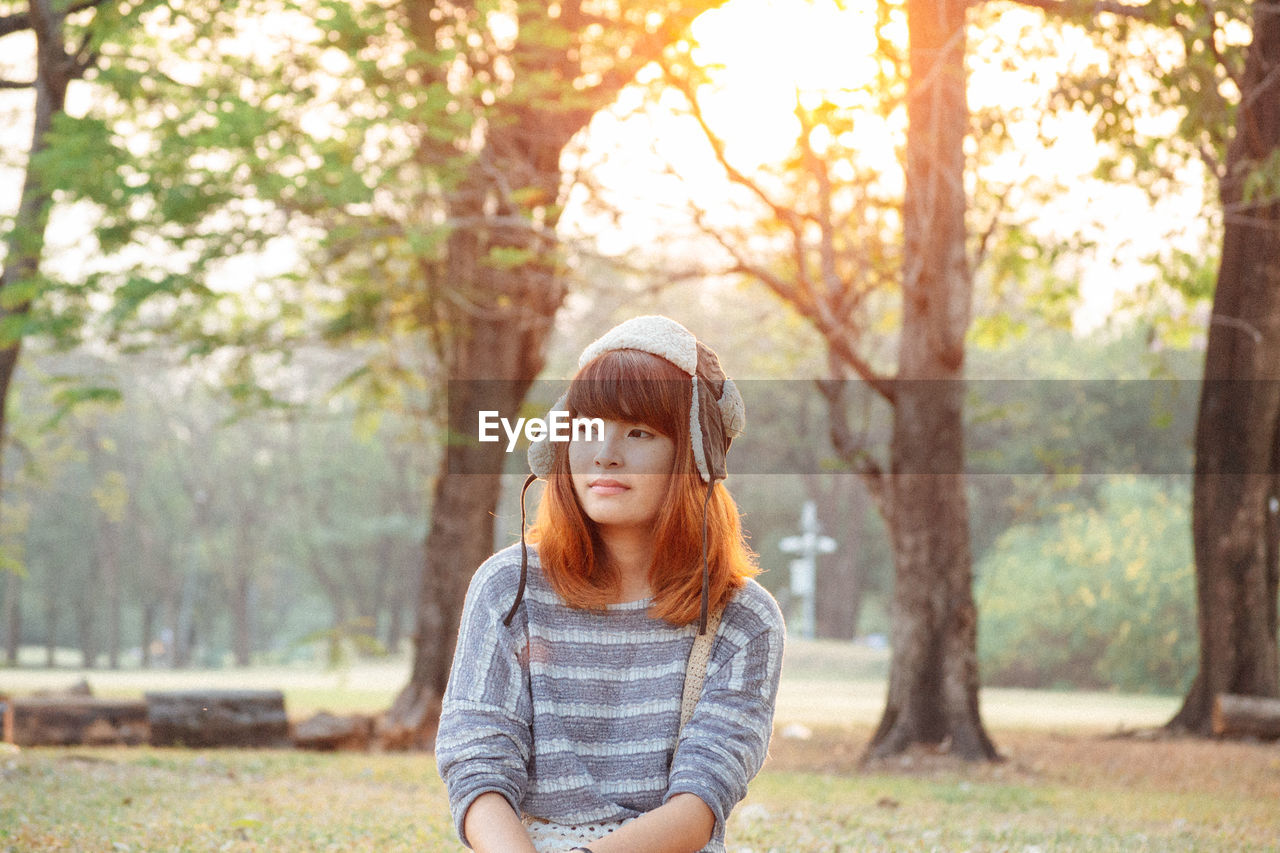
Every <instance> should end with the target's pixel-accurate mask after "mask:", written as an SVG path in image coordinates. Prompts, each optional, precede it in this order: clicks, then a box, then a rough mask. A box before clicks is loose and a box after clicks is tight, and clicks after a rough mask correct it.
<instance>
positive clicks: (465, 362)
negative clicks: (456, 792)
mask: <svg viewBox="0 0 1280 853" xmlns="http://www.w3.org/2000/svg"><path fill="white" fill-rule="evenodd" d="M473 251H477V252H478V251H479V249H478V248H477V249H475V250H473ZM558 289H559V286H558V285H553V284H552V283H551V282H548V294H549V296H550V297H551V300H553V305H551V306H548V307H550V308H551V310H550V312H547V311H546V309H544V311H543V312H539V313H537V314H533V313H532V312H530V316H529V317H528V318H527V320H526V321H525V323H526V325H525V328H524V329H519V326H516V334H513V329H512V326H513V325H515V324H513V323H511V322H510V321H508V322H505V323H504V322H494V321H476V322H473V323H472V325H471V326H470V333H469V339H468V340H466V341H463V342H461V346H460V357H459V359H458V362H457V364H458V365H459V367H458V370H459V372H462V371H465V374H466V375H470V376H472V377H474V376H476V375H479V374H482V373H486V372H487V373H488V375H490V376H494V375H502V374H505V375H506V376H507V377H511V378H514V377H521V376H523V377H526V379H525V380H524V381H508V382H495V383H483V382H477V381H465V380H455V381H452V382H450V384H449V400H448V408H449V422H450V423H451V424H466V423H471V422H474V420H475V418H476V412H477V411H479V410H481V409H494V410H497V411H499V412H501V414H502V416H503V417H514V416H515V414H516V412H517V411H518V410H519V408H520V403H521V401H522V400H523V399H524V395H525V392H526V391H527V390H528V386H529V380H531V379H532V377H533V376H535V375H537V372H538V370H539V369H540V367H541V353H542V345H543V341H544V340H545V338H546V335H547V332H548V331H549V329H550V321H551V317H552V316H553V314H554V305H558V304H559V298H560V297H559V293H558ZM534 322H536V323H537V325H534ZM499 371H501V373H499ZM505 455H506V453H505V448H504V447H503V446H502V444H501V443H496V444H495V443H486V444H475V443H472V444H462V443H453V444H450V445H448V446H447V447H446V448H445V459H444V463H443V465H442V466H441V468H440V473H439V474H438V475H437V478H436V484H435V492H434V499H433V501H432V506H433V510H432V513H431V527H430V529H429V531H428V533H427V544H426V556H425V564H424V567H423V572H422V575H421V578H420V581H419V584H420V585H419V588H418V598H417V626H416V629H415V633H414V635H413V638H412V639H413V669H412V672H411V674H410V679H409V684H408V685H406V686H405V687H404V689H403V690H402V691H401V692H400V694H399V695H398V696H397V697H396V700H395V703H394V704H393V705H392V707H391V710H390V711H389V712H388V714H387V716H386V718H385V719H384V721H383V732H382V737H383V738H384V740H385V742H386V743H388V744H390V745H395V746H418V747H427V746H430V744H431V742H432V738H433V737H434V733H435V726H436V722H437V721H438V719H439V714H440V702H441V699H442V697H443V695H444V688H445V685H446V683H447V682H448V678H449V669H450V666H451V664H452V661H453V647H454V643H455V640H456V639H457V633H458V626H459V622H460V619H461V616H462V603H463V599H464V597H465V594H466V589H467V584H468V582H469V581H470V578H471V575H472V573H473V572H474V571H475V570H476V568H477V567H479V565H480V564H481V563H482V562H484V560H485V559H487V558H488V557H489V555H490V554H492V553H493V535H494V528H493V512H494V507H495V506H497V502H498V496H499V492H500V490H501V485H502V481H501V476H500V475H499V474H498V473H497V472H498V471H500V470H501V469H502V463H503V458H504V457H505ZM511 594H512V596H513V600H514V596H515V590H514V589H512V591H511Z"/></svg>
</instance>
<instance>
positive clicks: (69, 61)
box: [0, 0, 83, 657]
mask: <svg viewBox="0 0 1280 853" xmlns="http://www.w3.org/2000/svg"><path fill="white" fill-rule="evenodd" d="M28 5H29V13H28V14H29V19H30V22H31V28H32V30H34V32H35V36H36V87H35V88H36V109H35V124H34V127H33V130H32V134H31V149H30V153H29V157H28V160H27V170H26V175H25V176H24V178H23V182H22V194H21V196H20V197H19V200H18V210H17V213H16V214H15V216H14V220H13V228H12V230H11V231H10V234H9V240H8V245H7V246H6V247H5V249H6V253H5V261H4V268H3V270H2V271H0V322H4V321H8V320H9V319H10V318H12V317H21V316H25V315H26V314H27V312H28V310H29V308H30V305H31V299H30V297H29V296H28V295H25V294H24V295H22V296H18V297H14V296H13V294H14V291H15V290H18V288H20V287H23V286H25V284H26V283H27V282H29V281H31V280H32V279H34V278H35V277H36V276H38V275H39V272H40V256H41V255H42V254H43V253H44V239H45V238H44V234H45V228H46V226H47V225H48V222H49V209H50V207H51V206H52V204H53V193H52V191H51V190H50V189H49V187H48V186H46V184H45V183H44V181H43V180H42V179H41V177H40V175H39V173H38V171H37V170H36V169H35V167H34V166H33V165H32V160H33V159H34V158H35V156H36V155H37V154H39V153H40V152H42V151H44V150H45V149H46V148H47V147H48V134H49V130H50V129H51V128H52V126H53V117H54V115H56V114H57V113H60V112H62V110H63V107H64V105H65V103H66V97H67V86H68V85H69V84H70V82H71V81H72V80H73V79H75V78H76V77H78V76H79V75H80V73H81V72H82V71H83V69H82V68H81V67H80V66H79V65H78V64H77V63H76V61H75V60H74V59H73V58H71V57H69V56H68V55H67V52H66V43H65V39H64V35H63V21H64V19H65V13H62V12H58V11H55V9H54V5H55V4H53V3H52V2H50V0H32V2H31V3H30V4H28ZM21 349H22V338H21V337H20V336H15V337H13V338H12V339H10V338H8V337H5V338H3V339H0V457H3V452H2V451H3V448H4V447H5V446H6V445H7V444H8V435H9V433H8V429H9V423H8V414H7V410H8V404H9V387H10V384H11V383H12V381H13V376H14V373H15V372H16V371H17V368H18V358H19V355H20V354H21ZM2 487H3V479H2V478H0V488H2ZM50 630H51V632H52V629H50ZM50 642H53V640H52V639H51V640H50ZM50 657H52V650H51V647H50Z"/></svg>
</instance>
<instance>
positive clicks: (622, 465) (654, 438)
mask: <svg viewBox="0 0 1280 853" xmlns="http://www.w3.org/2000/svg"><path fill="white" fill-rule="evenodd" d="M675 458H676V447H675V442H673V441H672V440H671V439H670V438H668V437H667V436H665V435H663V434H661V433H659V432H658V431H657V430H654V429H652V428H651V427H648V426H646V425H644V424H638V423H626V422H623V421H612V420H606V421H605V422H604V435H603V437H602V438H599V439H594V440H590V441H587V440H575V441H571V442H570V443H569V472H570V474H571V475H572V477H573V490H574V492H575V493H576V494H577V496H578V501H579V502H580V503H581V504H582V509H583V511H585V512H586V514H587V517H588V518H590V519H591V520H592V521H594V522H595V523H596V524H597V525H599V526H601V527H603V528H606V529H608V528H615V529H623V528H648V527H650V526H651V525H652V524H653V521H654V520H655V519H656V518H657V517H658V511H659V510H661V508H662V502H663V499H664V498H665V497H666V495H667V484H668V483H669V482H670V480H671V469H672V468H673V467H674V465H675Z"/></svg>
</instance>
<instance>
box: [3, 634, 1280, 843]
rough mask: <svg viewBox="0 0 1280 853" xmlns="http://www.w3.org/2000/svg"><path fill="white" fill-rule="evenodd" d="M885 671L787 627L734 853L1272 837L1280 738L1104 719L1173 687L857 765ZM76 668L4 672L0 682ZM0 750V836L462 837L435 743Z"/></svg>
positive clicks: (303, 693) (342, 678)
mask: <svg viewBox="0 0 1280 853" xmlns="http://www.w3.org/2000/svg"><path fill="white" fill-rule="evenodd" d="M882 675H883V658H882V657H881V656H878V655H877V653H871V652H868V651H866V650H857V649H851V648H850V647H847V646H840V645H837V644H808V645H805V644H793V651H792V653H791V655H790V656H789V657H788V661H787V664H786V667H785V674H784V684H783V689H782V696H781V699H780V702H779V710H778V733H777V735H776V736H775V738H774V743H773V747H772V750H771V756H770V759H769V763H768V764H767V765H766V768H765V770H764V771H763V772H762V773H761V775H760V776H759V777H758V778H757V779H756V781H755V782H754V783H753V785H752V788H751V791H750V793H749V794H748V796H747V799H746V801H744V802H743V803H742V804H741V805H740V806H739V808H738V809H737V810H736V811H735V812H734V815H733V817H732V819H731V821H730V826H729V833H728V837H729V849H730V850H731V851H735V853H748V851H750V853H765V851H779V853H783V852H784V851H785V853H791V851H799V852H800V853H807V851H838V850H843V851H862V850H922V851H933V850H974V851H983V850H985V851H1006V850H1007V851H1026V853H1031V851H1054V850H1126V851H1127V850H1223V851H1227V850H1232V851H1234V850H1280V746H1278V745H1275V744H1247V743H1212V742H1202V741H1192V740H1160V739H1145V738H1142V737H1134V736H1124V737H1116V736H1113V733H1114V732H1116V731H1117V730H1124V731H1126V732H1132V730H1134V729H1138V728H1141V727H1143V726H1150V725H1155V724H1158V723H1160V722H1162V721H1163V720H1164V719H1166V718H1167V716H1168V715H1169V714H1170V713H1172V710H1173V709H1174V708H1175V707H1176V704H1177V703H1176V700H1175V699H1172V698H1170V697H1127V696H1119V695H1112V694H1080V693H1043V692H1035V691H986V692H985V693H984V697H983V708H984V716H985V717H986V719H987V721H988V724H989V726H990V728H991V731H992V735H993V737H994V739H995V740H996V742H997V744H998V745H999V747H1000V748H1001V750H1002V752H1003V753H1004V754H1005V755H1006V757H1007V760H1006V761H1004V762H1002V763H1000V764H995V765H977V766H971V765H965V764H963V763H960V762H956V761H954V760H953V759H950V758H948V757H946V756H940V755H934V754H930V753H928V752H924V751H921V752H916V753H913V754H911V755H909V756H905V757H902V758H899V759H894V760H892V761H887V762H880V763H877V764H874V765H871V766H859V763H858V759H859V757H860V755H861V752H862V748H863V746H864V745H865V744H866V742H867V739H868V737H869V734H870V726H871V725H873V724H874V723H875V721H876V717H877V715H878V713H879V711H880V703H881V702H882V701H883V695H884V683H883V679H882ZM76 677H78V674H77V673H68V672H67V671H59V672H56V673H53V674H49V673H36V672H32V671H18V672H14V671H0V691H9V692H11V693H15V694H16V693H21V692H23V689H24V688H29V687H32V686H40V685H38V684H36V682H41V681H42V679H56V680H54V681H53V683H54V684H65V683H67V682H69V681H71V680H74V679H75V678H76ZM221 678H228V679H229V680H227V681H225V682H224V681H220V680H219V679H221ZM402 678H403V671H402V670H396V671H385V672H384V671H382V670H380V669H379V668H377V667H374V668H356V669H354V670H352V671H350V672H348V673H345V674H338V675H335V674H332V673H330V674H323V675H317V674H315V673H310V674H302V673H297V672H294V671H275V670H262V671H259V670H254V671H252V672H250V673H232V674H230V675H229V676H227V675H224V674H221V673H117V674H111V675H108V674H98V673H92V674H90V675H89V679H90V682H91V683H92V684H94V686H95V689H97V690H98V692H99V693H103V694H117V695H123V694H129V693H130V692H133V693H135V695H136V692H139V691H140V690H142V689H152V688H165V689H167V688H173V687H181V686H193V687H195V686H199V687H210V686H228V687H229V686H240V687H247V686H278V687H281V688H282V689H284V690H285V693H286V696H287V697H288V698H287V701H288V703H289V709H290V711H291V713H293V714H295V715H303V714H306V713H309V712H310V711H311V710H315V709H316V708H319V707H328V708H330V709H332V710H347V709H364V710H375V709H377V708H380V707H385V704H386V702H388V701H389V699H390V696H391V695H392V694H393V693H394V690H395V688H396V687H397V686H398V685H399V683H400V679H402ZM384 682H385V683H384ZM784 732H786V735H787V736H784V734H783V733H784ZM5 750H6V748H5V747H2V746H0V851H23V853H26V851H33V850H74V851H105V852H106V853H114V851H144V850H145V851H169V850H183V851H187V850H190V851H215V850H216V851H221V850H228V851H299V852H300V853H301V851H322V850H343V851H345V850H368V851H398V850H405V851H408V850H414V851H437V850H439V851H452V850H458V849H461V848H460V847H459V845H458V844H457V843H456V841H455V840H454V836H453V830H452V827H451V825H450V822H449V818H448V808H447V802H446V799H445V795H444V789H443V786H442V785H441V783H440V781H439V778H438V777H437V776H436V772H435V767H434V763H433V762H432V759H431V757H430V756H428V755H420V754H412V755H403V754H387V755H378V754H351V753H346V754H309V753H299V752H290V751H239V750H217V751H213V750H204V751H191V750H167V749H150V748H134V749H123V748H121V749H80V748H74V749H24V750H16V749H9V750H8V751H5Z"/></svg>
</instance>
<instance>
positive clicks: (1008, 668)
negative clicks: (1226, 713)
mask: <svg viewBox="0 0 1280 853" xmlns="http://www.w3.org/2000/svg"><path fill="white" fill-rule="evenodd" d="M1189 506H1190V497H1189V489H1188V485H1187V483H1186V482H1185V481H1181V480H1179V481H1170V480H1168V479H1163V478H1155V477H1132V476H1124V477H1115V478H1114V479H1111V480H1109V481H1108V482H1107V483H1105V484H1104V485H1103V486H1102V488H1101V489H1100V490H1099V492H1098V498H1097V502H1096V503H1095V504H1094V505H1092V506H1077V505H1073V504H1062V505H1060V506H1058V507H1055V508H1054V509H1053V510H1052V511H1051V512H1050V513H1049V515H1048V516H1047V517H1046V518H1045V520H1043V521H1042V522H1040V523H1038V524H1034V525H1020V526H1017V527H1013V528H1010V529H1009V530H1008V531H1006V532H1005V533H1004V534H1002V535H1001V537H1000V538H999V539H998V540H997V542H996V544H995V546H994V547H992V548H991V549H990V550H989V551H988V553H987V556H986V557H985V558H984V559H983V560H982V561H981V563H979V565H978V567H977V570H976V571H977V576H978V577H977V583H976V588H975V595H976V598H977V601H978V606H979V612H980V621H979V642H978V648H979V659H980V663H981V666H982V671H983V680H984V682H985V683H987V684H993V685H1004V686H1019V687H1077V688H1100V687H1116V688H1120V689H1124V690H1132V691H1160V692H1177V691H1182V690H1184V689H1185V688H1186V687H1187V685H1188V684H1189V682H1190V680H1191V678H1192V676H1193V675H1194V674H1195V668H1196V664H1197V657H1198V651H1197V650H1198V645H1197V637H1196V613H1195V571H1194V564H1193V560H1192V554H1191V524H1190V511H1189V509H1188V507H1189Z"/></svg>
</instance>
